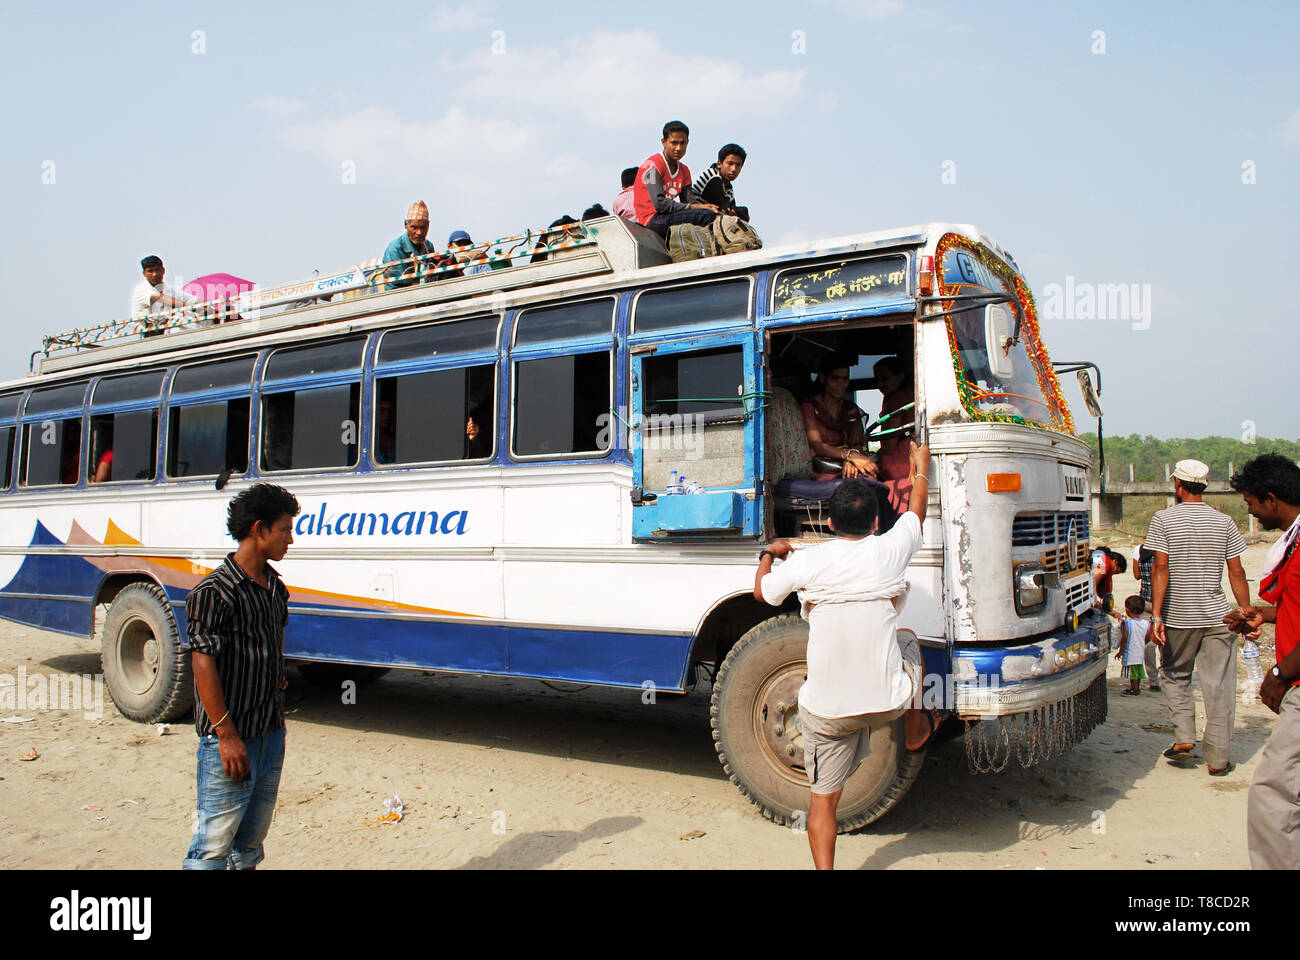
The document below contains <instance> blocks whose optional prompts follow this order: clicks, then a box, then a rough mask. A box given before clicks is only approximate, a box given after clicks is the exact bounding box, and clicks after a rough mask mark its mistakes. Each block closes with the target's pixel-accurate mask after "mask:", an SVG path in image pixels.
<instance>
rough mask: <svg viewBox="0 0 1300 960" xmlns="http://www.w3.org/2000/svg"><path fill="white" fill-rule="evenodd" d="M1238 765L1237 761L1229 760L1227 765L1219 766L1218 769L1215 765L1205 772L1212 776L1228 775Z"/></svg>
mask: <svg viewBox="0 0 1300 960" xmlns="http://www.w3.org/2000/svg"><path fill="white" fill-rule="evenodd" d="M1236 766H1237V765H1236V764H1235V763H1233V762H1232V761H1231V760H1229V761H1228V764H1227V766H1223V767H1219V769H1218V770H1215V769H1214V768H1213V767H1207V768H1206V770H1205V772H1206V773H1208V774H1209V775H1210V776H1212V777H1226V776H1227V775H1228V774H1230V773H1232V771H1233V770H1234V769H1235V768H1236Z"/></svg>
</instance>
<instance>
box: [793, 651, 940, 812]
mask: <svg viewBox="0 0 1300 960" xmlns="http://www.w3.org/2000/svg"><path fill="white" fill-rule="evenodd" d="M898 649H899V651H900V652H901V653H902V655H903V669H904V670H906V671H907V675H908V676H909V677H910V678H911V680H912V689H913V690H914V691H920V690H921V684H922V680H923V678H924V677H923V675H924V667H922V665H921V647H920V644H918V643H917V642H916V637H914V636H913V635H912V634H910V633H903V634H900V635H899V637H898ZM908 706H910V704H907V705H904V706H902V707H899V708H898V709H896V710H888V711H885V712H883V713H859V714H857V715H855V716H852V717H833V718H832V717H819V716H818V715H817V714H815V713H810V712H808V711H807V710H805V709H804V706H803V704H799V724H800V726H801V728H802V730H803V765H804V770H805V771H807V773H808V782H809V784H810V785H811V786H812V792H813V793H818V794H827V793H837V792H838V791H840V790H843V789H844V784H845V783H846V782H847V781H848V779H849V777H851V776H852V775H853V771H854V770H856V769H858V764H860V763H861V762H862V761H863V760H865V759H866V758H867V757H869V756H871V731H872V730H874V729H875V728H877V727H883V726H885V725H886V724H888V723H893V722H894V721H895V720H897V719H898V718H899V717H901V716H902V715H903V711H905V710H906V709H907V708H908Z"/></svg>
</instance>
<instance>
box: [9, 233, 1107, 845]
mask: <svg viewBox="0 0 1300 960" xmlns="http://www.w3.org/2000/svg"><path fill="white" fill-rule="evenodd" d="M528 236H531V235H528ZM553 239H554V238H545V237H544V238H543V240H544V241H545V243H544V245H543V247H540V248H538V249H542V250H543V253H545V252H546V251H550V252H549V255H544V256H541V257H538V256H533V257H530V258H525V257H517V256H516V257H512V256H510V255H509V254H502V253H501V252H500V251H501V248H500V247H498V248H497V249H495V250H492V251H490V252H491V256H490V257H488V259H489V260H490V261H491V266H492V267H494V268H496V267H500V268H501V269H491V270H489V271H486V272H480V273H475V274H469V275H464V276H459V275H451V274H450V272H448V273H446V274H444V275H443V276H439V275H438V272H439V271H445V270H446V265H445V264H444V265H443V266H438V267H435V268H432V272H431V273H430V274H429V275H427V276H418V277H416V278H415V279H418V280H420V281H428V282H411V283H408V284H406V285H405V286H397V285H393V284H392V283H385V282H383V281H382V278H383V276H384V275H383V274H382V273H381V272H380V271H376V270H375V269H373V265H371V267H372V268H371V269H367V268H364V267H359V268H355V269H354V270H352V271H348V272H347V273H344V274H340V275H338V276H337V277H334V278H326V280H324V281H320V280H317V281H311V282H308V283H307V284H295V285H290V286H288V287H285V288H280V289H279V290H278V291H277V290H257V291H254V292H253V293H251V294H245V295H244V298H243V299H242V300H241V301H240V303H239V304H238V307H237V309H233V310H232V307H231V305H230V304H229V303H227V304H225V305H224V310H223V318H224V319H226V320H228V322H221V323H213V322H206V321H205V320H204V319H203V318H202V317H199V316H198V314H196V312H195V311H197V310H198V309H199V308H190V309H188V310H187V311H186V312H185V313H184V315H183V316H178V317H176V318H174V319H172V320H168V321H167V322H166V324H165V325H166V326H167V329H166V330H163V331H160V330H157V329H154V330H149V329H146V327H145V326H144V325H142V323H141V322H140V321H138V319H134V320H132V321H129V322H127V321H123V322H121V323H115V324H107V325H103V326H102V327H99V328H89V329H81V330H75V331H72V332H70V333H66V334H60V335H56V336H50V337H47V338H46V340H45V344H44V349H43V350H41V351H38V353H37V354H36V355H33V361H32V371H31V374H30V375H29V376H27V377H25V378H23V379H19V380H14V381H10V382H7V383H4V384H2V385H0V442H3V445H4V446H3V449H4V451H5V452H4V456H5V458H6V459H5V461H4V462H5V464H6V466H5V470H4V474H3V489H0V518H2V519H0V538H2V539H0V556H2V559H0V565H3V567H4V570H3V571H0V583H3V587H0V617H3V618H5V619H8V620H12V621H16V622H19V623H23V624H29V625H33V626H36V627H40V628H44V629H48V630H53V631H59V632H62V633H65V634H71V635H74V636H80V637H87V638H93V637H94V636H96V635H97V634H98V635H99V636H100V638H101V640H100V642H101V644H102V656H103V672H104V679H105V684H106V686H107V688H108V691H109V693H110V696H111V697H112V699H113V701H114V703H115V704H116V706H117V707H118V709H119V710H120V711H121V712H122V713H123V714H124V715H126V716H127V717H130V718H132V719H135V720H139V721H148V722H159V721H166V720H173V719H177V718H180V717H183V716H185V715H186V714H187V713H188V712H189V711H190V710H191V709H192V706H193V692H192V678H191V675H190V671H189V661H188V656H186V655H185V653H184V651H183V649H182V638H183V637H184V636H185V598H186V595H187V593H188V591H189V590H190V589H191V588H192V587H193V586H194V585H195V584H197V583H198V581H199V580H200V579H201V578H202V577H203V576H204V575H205V574H207V573H208V572H209V571H211V570H212V569H213V568H215V567H216V566H218V565H219V564H220V563H221V562H222V560H223V558H224V557H225V555H226V554H227V553H228V552H229V551H230V550H231V549H232V543H231V542H230V540H229V537H228V535H227V533H226V531H225V510H226V506H227V504H228V502H229V500H230V498H231V496H232V495H233V494H235V493H236V492H238V491H239V490H241V489H244V488H246V487H247V486H249V485H251V484H253V483H256V482H262V481H265V482H272V483H276V484H280V485H282V486H284V487H286V488H288V489H289V490H290V491H291V492H293V493H294V494H295V495H296V496H297V498H298V501H299V503H300V505H301V512H300V513H299V515H298V516H297V517H296V519H295V521H294V528H293V530H294V538H295V543H294V545H293V547H292V549H291V550H290V552H289V554H288V556H287V557H286V558H285V559H284V561H283V563H282V564H280V565H279V569H280V572H281V574H282V576H283V577H284V580H285V582H286V584H287V585H288V586H289V591H290V618H289V624H288V627H287V629H286V631H285V639H284V653H285V656H286V657H287V658H289V659H291V660H293V661H296V662H298V663H299V664H300V668H301V670H302V671H303V673H304V675H307V676H309V677H312V678H314V679H317V680H321V681H323V682H328V683H334V684H337V683H338V682H339V681H340V678H352V679H358V680H367V679H373V678H375V677H377V676H379V675H380V674H382V673H383V672H384V671H387V670H390V669H394V668H408V669H417V670H422V671H434V672H438V671H446V672H459V673H469V674H475V675H484V676H494V675H495V676H502V677H524V678H536V679H539V680H545V681H574V682H582V683H587V684H600V685H607V686H609V687H618V688H627V689H629V690H630V691H639V692H640V694H641V696H646V691H652V694H651V696H653V695H662V696H671V695H675V694H676V695H680V694H684V693H686V692H688V691H690V690H691V689H693V688H694V685H695V684H696V683H697V682H699V681H700V680H704V681H706V682H707V683H709V684H711V694H710V706H709V713H710V716H709V722H710V724H711V730H712V736H713V739H714V742H715V746H716V749H717V753H718V757H719V760H720V761H721V763H722V766H723V769H724V771H725V773H726V775H727V776H729V777H730V778H731V780H732V781H733V782H734V783H735V785H736V786H737V787H738V788H739V789H740V791H741V792H742V793H743V794H744V796H746V797H747V798H748V799H749V800H751V801H752V802H753V803H754V805H755V806H757V807H758V809H759V810H760V811H761V812H762V814H763V815H765V816H766V817H768V818H769V819H771V820H774V821H776V822H777V823H794V822H797V821H798V819H799V817H800V816H801V811H802V810H803V809H804V808H805V807H806V804H807V798H808V780H807V777H806V776H805V773H804V770H803V749H802V739H801V733H800V727H799V718H798V707H797V704H798V690H799V687H800V685H801V684H802V683H803V680H804V672H805V651H806V643H807V624H806V623H805V622H804V621H803V620H802V619H801V618H800V616H799V608H798V603H797V600H795V599H794V598H791V600H790V601H789V602H787V604H786V605H785V606H784V607H780V608H778V607H771V606H768V605H766V604H764V603H762V602H759V601H757V600H756V599H755V598H754V596H753V592H752V590H753V580H754V569H755V565H756V559H757V556H758V553H759V551H760V549H761V548H762V546H763V545H764V544H766V543H768V542H770V541H771V540H772V539H773V538H776V537H779V536H788V537H793V538H796V539H798V540H802V541H805V542H808V541H815V540H817V539H818V538H822V537H825V536H827V530H826V525H825V516H824V508H825V505H826V496H825V494H824V492H823V491H820V488H816V489H813V490H812V491H811V492H809V490H808V489H807V488H806V487H801V486H800V481H807V480H808V479H809V467H808V461H809V452H808V449H807V437H806V435H805V434H804V432H803V425H802V423H801V422H800V418H799V416H798V413H797V410H798V407H797V406H796V405H795V403H796V401H797V400H798V399H800V398H802V397H804V396H807V395H808V393H809V391H810V389H811V388H812V384H813V375H814V373H815V371H816V370H817V369H818V367H819V364H821V363H822V362H823V360H824V359H825V357H827V356H828V355H837V356H842V357H846V358H847V360H846V361H845V362H846V365H849V366H850V368H851V369H850V376H851V384H850V390H851V391H852V395H853V396H856V397H857V398H858V399H859V401H860V405H861V406H862V407H863V408H864V409H865V410H866V411H867V413H868V416H869V418H870V420H871V423H870V425H869V427H868V429H867V431H866V432H867V441H866V448H867V450H868V451H872V450H876V449H877V447H878V446H880V445H883V444H886V443H888V442H889V440H890V437H891V436H892V437H893V438H894V439H895V441H897V442H906V441H907V440H908V439H909V438H913V437H915V438H917V439H919V440H924V441H926V442H928V444H929V446H930V448H931V451H932V453H933V455H934V456H933V466H932V474H931V478H930V479H931V484H930V491H931V492H930V505H929V515H928V518H927V519H926V521H925V523H924V543H923V546H922V548H921V549H920V551H919V552H918V553H917V555H916V556H915V558H914V559H913V561H912V564H911V566H910V568H909V572H908V578H909V583H910V588H909V590H908V592H907V594H906V597H905V599H904V600H902V601H901V603H902V606H901V614H900V627H901V628H902V629H904V630H906V631H910V632H911V633H912V634H913V635H915V637H916V638H917V640H918V641H919V644H920V646H921V648H922V651H923V658H924V666H925V674H926V677H925V688H924V695H925V698H926V701H927V703H926V705H927V706H932V707H934V708H935V709H938V710H939V711H941V716H942V717H943V723H942V726H941V730H940V733H941V735H942V736H944V737H964V739H965V746H966V753H967V756H968V759H969V762H970V765H971V768H972V769H973V770H976V771H996V770H1000V769H1002V768H1003V767H1006V766H1007V765H1008V763H1010V762H1011V761H1012V760H1014V761H1016V762H1017V763H1019V764H1021V765H1025V766H1028V765H1032V764H1035V763H1038V762H1041V761H1042V760H1044V759H1046V758H1048V757H1051V756H1055V755H1058V754H1060V753H1061V752H1063V751H1065V750H1068V749H1069V748H1070V747H1071V746H1072V745H1073V744H1075V743H1077V742H1079V741H1080V740H1082V739H1083V738H1084V737H1086V736H1087V735H1088V734H1089V732H1090V731H1091V730H1092V729H1093V728H1095V727H1096V726H1097V725H1098V724H1099V723H1101V722H1102V720H1104V718H1105V714H1106V687H1105V669H1106V654H1107V650H1108V649H1109V647H1110V633H1109V628H1108V626H1107V619H1106V617H1105V615H1104V614H1102V613H1101V612H1100V611H1098V610H1096V609H1095V603H1096V598H1095V595H1094V592H1093V587H1092V579H1091V576H1090V574H1089V564H1088V558H1089V552H1090V551H1089V546H1090V545H1089V506H1090V490H1089V472H1088V471H1089V466H1090V454H1089V450H1088V447H1087V446H1086V445H1085V443H1084V442H1083V441H1082V440H1081V439H1079V437H1078V436H1077V435H1076V434H1075V427H1074V422H1073V419H1072V414H1071V411H1070V407H1069V404H1068V403H1067V402H1066V400H1065V398H1064V396H1063V395H1062V391H1061V387H1060V383H1059V381H1058V379H1057V376H1056V373H1055V371H1054V370H1053V367H1052V365H1051V361H1050V360H1049V358H1048V355H1047V352H1046V348H1045V346H1044V344H1043V341H1042V336H1041V333H1040V329H1039V325H1038V319H1037V314H1036V311H1035V308H1034V302H1033V298H1032V296H1031V294H1030V291H1029V287H1028V285H1027V284H1026V282H1025V280H1024V279H1023V277H1022V276H1021V274H1020V271H1019V269H1018V268H1017V266H1016V263H1015V261H1014V260H1013V259H1012V257H1011V256H1010V254H1008V253H1007V252H1006V251H1005V250H1004V249H1003V248H1002V247H1001V246H999V245H998V244H997V243H996V242H994V241H993V240H992V239H990V238H989V237H987V236H984V235H983V234H981V233H980V232H979V231H978V230H977V229H976V228H975V227H973V226H969V225H962V224H946V223H928V224H923V225H919V226H915V227H908V228H905V229H897V230H886V231H879V232H874V233H866V234H860V235H854V236H847V237H842V238H837V239H830V240H825V241H821V242H818V243H816V244H811V245H809V244H798V245H792V246H784V247H780V248H765V249H760V250H756V251H751V252H744V253H733V254H729V255H725V256H716V257H710V258H706V259H701V260H696V261H689V262H685V263H674V262H672V261H671V259H670V258H669V257H668V255H667V252H666V250H665V248H664V245H663V243H662V241H661V240H660V239H659V238H658V237H657V236H656V235H655V234H653V233H651V232H650V231H648V230H646V229H644V228H641V227H639V226H637V225H636V224H633V223H630V222H628V221H626V220H623V219H620V218H618V217H610V218H607V219H601V220H596V221H591V222H589V223H585V224H582V225H580V226H577V227H573V228H570V233H569V234H568V235H567V236H566V237H565V238H563V242H559V243H551V242H550V241H551V240H553ZM489 246H490V245H489ZM485 249H486V248H485ZM457 273H459V271H457ZM331 292H332V293H334V294H335V295H333V296H326V295H325V294H327V293H331ZM318 293H319V294H321V295H320V296H317V295H315V294H318ZM305 294H308V295H306V296H305ZM290 298H292V299H290ZM204 309H205V310H206V308H204ZM196 317H197V319H196ZM142 333H144V334H160V333H161V334H162V335H141V334H142ZM882 358H893V360H892V361H891V362H892V363H894V364H895V365H896V366H897V365H901V368H902V369H905V370H906V371H908V372H910V374H911V379H912V381H913V383H914V391H913V394H914V399H913V401H912V402H911V403H909V404H906V405H902V406H901V408H900V409H894V410H885V409H880V406H881V405H882V404H883V400H884V395H883V393H882V391H881V389H880V387H881V384H880V383H878V382H877V379H876V374H875V373H874V370H875V364H876V363H878V362H879V361H880V360H881V359H882ZM792 411H794V413H793V415H792ZM106 454H107V455H108V456H107V460H108V461H110V466H109V467H108V468H107V469H103V465H104V463H105V460H106ZM97 474H98V476H97ZM105 474H107V476H106V475H105ZM674 474H676V477H675V476H674ZM683 474H685V475H686V476H687V477H688V478H689V489H690V490H692V491H694V492H692V493H680V492H677V491H678V489H679V488H678V486H676V485H673V484H672V481H673V480H674V479H680V477H681V475H683ZM635 702H638V703H639V702H640V699H639V698H638V699H637V700H636V701H635ZM871 746H872V750H871V754H870V756H869V757H868V758H867V759H866V761H865V762H864V763H863V764H862V766H861V767H859V768H858V770H857V771H856V773H855V774H854V775H853V777H852V778H851V779H850V780H849V782H848V784H847V786H846V788H845V791H844V794H843V797H842V799H841V803H840V812H839V816H840V825H841V829H843V830H849V829H853V828H855V827H858V826H861V825H863V824H866V823H870V822H872V821H873V820H875V819H877V818H878V817H880V816H881V815H883V814H884V813H885V812H886V811H888V810H889V809H891V808H892V807H893V806H894V805H896V804H897V803H898V802H899V801H900V800H901V798H902V797H903V795H904V794H905V793H906V791H907V790H908V788H909V787H910V786H911V784H912V783H913V782H914V781H915V779H916V777H917V776H918V774H919V772H920V769H921V765H922V761H923V759H924V751H921V752H911V751H908V750H907V749H906V747H905V744H904V736H903V732H902V720H899V721H898V722H896V723H894V724H885V725H884V726H882V727H880V728H878V729H875V730H873V731H872V733H871Z"/></svg>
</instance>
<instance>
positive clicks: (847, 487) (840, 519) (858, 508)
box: [831, 480, 876, 537]
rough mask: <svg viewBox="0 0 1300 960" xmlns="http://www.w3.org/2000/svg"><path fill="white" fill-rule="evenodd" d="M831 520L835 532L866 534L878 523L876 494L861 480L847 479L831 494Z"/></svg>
mask: <svg viewBox="0 0 1300 960" xmlns="http://www.w3.org/2000/svg"><path fill="white" fill-rule="evenodd" d="M831 522H832V523H834V524H835V532H836V533H843V534H845V535H847V536H850V537H857V536H864V535H866V534H868V533H870V532H871V528H872V527H873V526H874V525H875V523H876V495H875V493H873V492H872V490H871V488H870V487H869V486H867V485H866V484H865V483H863V482H862V481H861V480H845V481H844V482H843V483H841V484H840V485H839V486H838V487H836V488H835V492H834V493H833V494H831Z"/></svg>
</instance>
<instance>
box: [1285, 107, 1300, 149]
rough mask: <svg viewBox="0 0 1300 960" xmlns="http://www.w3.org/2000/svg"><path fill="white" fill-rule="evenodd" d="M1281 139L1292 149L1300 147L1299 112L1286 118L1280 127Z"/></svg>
mask: <svg viewBox="0 0 1300 960" xmlns="http://www.w3.org/2000/svg"><path fill="white" fill-rule="evenodd" d="M1282 139H1283V140H1285V141H1286V142H1287V143H1289V144H1290V145H1291V146H1293V147H1300V110H1297V111H1296V112H1295V113H1293V114H1291V116H1289V117H1287V118H1286V123H1285V124H1283V125H1282Z"/></svg>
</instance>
